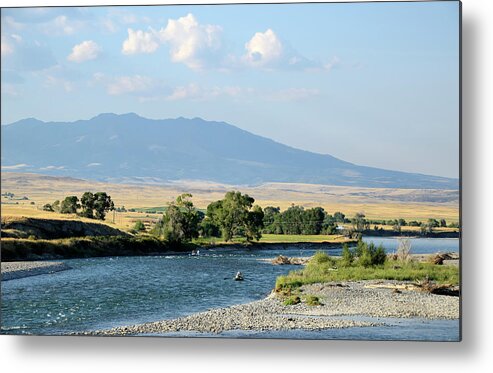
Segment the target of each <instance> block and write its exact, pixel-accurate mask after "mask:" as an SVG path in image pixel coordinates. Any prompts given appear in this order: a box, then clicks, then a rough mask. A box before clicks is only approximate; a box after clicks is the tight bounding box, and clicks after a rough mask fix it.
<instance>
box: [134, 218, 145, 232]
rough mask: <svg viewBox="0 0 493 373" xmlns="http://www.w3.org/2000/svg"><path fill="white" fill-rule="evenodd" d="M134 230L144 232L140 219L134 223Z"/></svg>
mask: <svg viewBox="0 0 493 373" xmlns="http://www.w3.org/2000/svg"><path fill="white" fill-rule="evenodd" d="M133 230H134V231H136V232H145V230H146V226H145V225H144V223H142V220H137V221H136V222H135V225H134V229H133Z"/></svg>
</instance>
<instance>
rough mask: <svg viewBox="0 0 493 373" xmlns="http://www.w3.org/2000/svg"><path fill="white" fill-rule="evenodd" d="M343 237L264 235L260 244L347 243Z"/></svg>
mask: <svg viewBox="0 0 493 373" xmlns="http://www.w3.org/2000/svg"><path fill="white" fill-rule="evenodd" d="M346 241H347V239H346V238H345V237H344V236H342V235H330V236H329V235H325V234H319V235H315V234H312V235H301V234H262V238H261V239H260V242H265V243H284V242H290V243H291V242H346Z"/></svg>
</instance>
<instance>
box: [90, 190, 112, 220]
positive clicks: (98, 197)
mask: <svg viewBox="0 0 493 373" xmlns="http://www.w3.org/2000/svg"><path fill="white" fill-rule="evenodd" d="M114 208H115V204H114V203H113V201H112V200H111V197H110V196H109V195H107V194H106V193H105V192H98V193H95V194H94V202H93V209H94V216H95V217H96V219H99V220H104V218H105V216H106V213H107V212H108V211H112V210H113V209H114Z"/></svg>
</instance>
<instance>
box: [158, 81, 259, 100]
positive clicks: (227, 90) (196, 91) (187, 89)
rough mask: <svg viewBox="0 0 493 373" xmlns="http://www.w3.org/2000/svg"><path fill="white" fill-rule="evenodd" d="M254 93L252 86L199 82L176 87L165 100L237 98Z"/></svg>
mask: <svg viewBox="0 0 493 373" xmlns="http://www.w3.org/2000/svg"><path fill="white" fill-rule="evenodd" d="M252 93H254V90H253V89H252V88H242V87H237V86H225V87H218V86H215V87H201V86H199V85H197V84H194V83H191V84H188V85H185V86H179V87H176V88H175V89H174V90H173V92H172V93H171V94H170V95H168V96H166V97H165V100H167V101H177V100H187V99H188V100H210V99H214V98H217V97H219V96H222V97H224V96H226V97H233V98H236V97H244V96H247V95H250V94H252Z"/></svg>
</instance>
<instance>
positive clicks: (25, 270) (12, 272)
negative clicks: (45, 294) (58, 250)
mask: <svg viewBox="0 0 493 373" xmlns="http://www.w3.org/2000/svg"><path fill="white" fill-rule="evenodd" d="M67 269H71V267H70V266H68V265H67V264H65V263H62V262H2V281H8V280H15V279H18V278H23V277H28V276H37V275H43V274H46V273H54V272H60V271H65V270H67Z"/></svg>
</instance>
